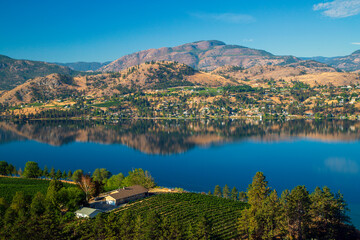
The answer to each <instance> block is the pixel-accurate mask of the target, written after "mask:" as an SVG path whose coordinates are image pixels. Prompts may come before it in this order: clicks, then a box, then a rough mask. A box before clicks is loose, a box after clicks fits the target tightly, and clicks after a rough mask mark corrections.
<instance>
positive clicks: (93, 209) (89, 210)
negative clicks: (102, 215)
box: [75, 207, 100, 216]
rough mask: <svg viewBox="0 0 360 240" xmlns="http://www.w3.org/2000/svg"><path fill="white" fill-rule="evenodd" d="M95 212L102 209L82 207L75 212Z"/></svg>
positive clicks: (87, 213) (88, 214)
mask: <svg viewBox="0 0 360 240" xmlns="http://www.w3.org/2000/svg"><path fill="white" fill-rule="evenodd" d="M94 212H100V211H99V210H98V209H95V208H88V207H83V208H82V209H79V210H77V211H76V212H75V213H80V214H82V215H87V216H90V215H91V214H93V213H94Z"/></svg>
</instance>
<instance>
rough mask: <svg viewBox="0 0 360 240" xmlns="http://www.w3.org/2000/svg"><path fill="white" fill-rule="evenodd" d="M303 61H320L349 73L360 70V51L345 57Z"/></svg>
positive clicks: (316, 58) (314, 58)
mask: <svg viewBox="0 0 360 240" xmlns="http://www.w3.org/2000/svg"><path fill="white" fill-rule="evenodd" d="M302 59H303V60H314V61H318V62H321V63H325V64H327V65H329V66H332V67H334V68H338V69H341V70H344V71H349V72H351V71H357V70H360V50H357V51H355V52H353V53H352V54H350V55H348V56H343V57H308V58H302Z"/></svg>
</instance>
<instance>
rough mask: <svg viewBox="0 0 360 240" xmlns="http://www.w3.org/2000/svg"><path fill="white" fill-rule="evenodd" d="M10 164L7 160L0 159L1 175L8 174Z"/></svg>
mask: <svg viewBox="0 0 360 240" xmlns="http://www.w3.org/2000/svg"><path fill="white" fill-rule="evenodd" d="M8 167H9V164H8V163H7V162H5V161H0V175H8V174H9V172H8Z"/></svg>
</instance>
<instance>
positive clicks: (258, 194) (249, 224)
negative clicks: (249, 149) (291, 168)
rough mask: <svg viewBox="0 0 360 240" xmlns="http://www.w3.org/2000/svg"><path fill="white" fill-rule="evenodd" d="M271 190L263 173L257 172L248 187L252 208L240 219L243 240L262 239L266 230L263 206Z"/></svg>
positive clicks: (243, 213)
mask: <svg viewBox="0 0 360 240" xmlns="http://www.w3.org/2000/svg"><path fill="white" fill-rule="evenodd" d="M269 193H270V189H269V187H268V182H267V181H266V179H265V176H264V174H263V173H262V172H257V173H256V174H255V176H254V178H253V181H252V183H251V184H250V185H249V187H248V191H247V198H248V203H249V204H250V208H248V209H244V210H243V212H242V215H241V217H240V218H239V233H240V235H241V237H242V238H248V239H262V238H263V237H264V230H265V228H266V225H265V223H266V221H265V215H264V212H263V206H264V203H265V200H266V199H267V198H268V196H269Z"/></svg>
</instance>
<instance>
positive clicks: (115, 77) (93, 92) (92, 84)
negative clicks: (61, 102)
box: [0, 62, 238, 103]
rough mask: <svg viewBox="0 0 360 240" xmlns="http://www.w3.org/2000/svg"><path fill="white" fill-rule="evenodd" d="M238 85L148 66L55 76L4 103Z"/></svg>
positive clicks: (174, 66)
mask: <svg viewBox="0 0 360 240" xmlns="http://www.w3.org/2000/svg"><path fill="white" fill-rule="evenodd" d="M235 84H238V83H237V82H234V81H231V80H228V79H225V78H224V77H221V76H217V75H211V74H208V73H203V72H198V71H195V70H194V69H193V68H191V67H189V66H187V65H185V64H181V63H176V62H153V63H144V64H141V65H138V66H134V67H131V68H128V69H126V70H123V71H121V72H119V73H103V74H97V75H91V76H78V77H74V78H72V77H67V76H64V75H60V74H51V75H48V76H46V77H38V78H35V79H31V80H29V81H27V82H25V83H24V84H22V85H20V86H18V87H16V88H15V89H13V90H10V91H8V92H5V93H3V95H2V96H1V97H0V102H8V103H20V102H26V103H30V102H34V101H38V100H41V101H48V100H53V99H58V98H60V97H64V98H67V97H71V96H72V95H76V94H77V93H79V92H80V91H81V92H85V94H86V95H90V96H94V97H102V96H105V95H106V96H111V95H113V94H121V93H123V92H124V90H125V92H126V90H129V89H132V88H135V89H164V88H168V87H178V86H208V87H218V86H226V85H235Z"/></svg>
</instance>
